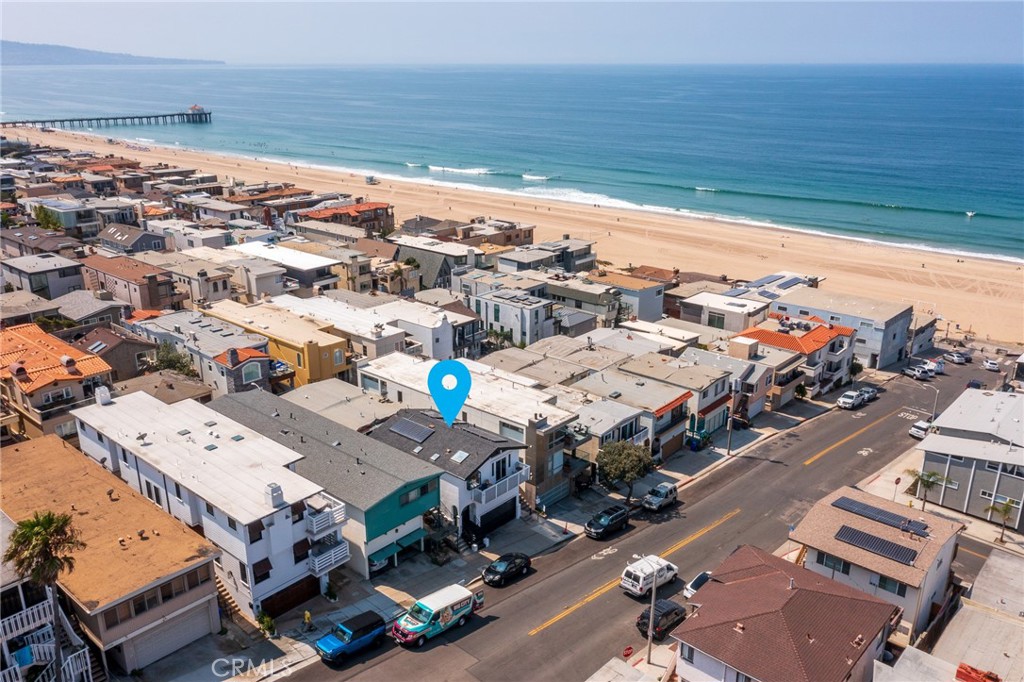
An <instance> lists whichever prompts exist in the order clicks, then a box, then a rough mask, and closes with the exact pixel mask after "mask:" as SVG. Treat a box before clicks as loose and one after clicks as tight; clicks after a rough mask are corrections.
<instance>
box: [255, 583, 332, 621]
mask: <svg viewBox="0 0 1024 682" xmlns="http://www.w3.org/2000/svg"><path fill="white" fill-rule="evenodd" d="M318 594H320V579H319V578H316V577H314V576H307V577H305V578H303V579H302V580H300V581H298V582H296V583H292V584H291V585H289V586H288V587H286V588H284V589H283V590H281V591H280V592H276V593H274V594H272V595H270V596H269V597H266V598H264V599H261V600H260V608H261V609H262V610H263V611H264V612H266V613H268V614H269V615H270V616H272V617H273V618H277V617H278V616H280V615H281V614H282V613H284V612H285V611H290V610H291V609H294V608H295V607H296V606H298V605H299V604H302V603H303V602H307V601H309V600H310V599H312V598H313V597H315V596H317V595H318Z"/></svg>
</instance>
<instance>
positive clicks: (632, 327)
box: [616, 319, 700, 355]
mask: <svg viewBox="0 0 1024 682" xmlns="http://www.w3.org/2000/svg"><path fill="white" fill-rule="evenodd" d="M671 322H679V321H678V320H672V321H671ZM616 328H617V329H627V330H629V331H631V332H639V333H640V334H642V335H643V336H644V337H645V338H653V339H656V340H658V341H660V342H663V343H675V344H676V345H675V346H674V348H676V349H679V350H678V352H675V351H673V352H672V353H671V355H678V354H679V353H681V352H682V351H683V350H685V349H686V348H691V347H694V346H696V345H698V344H699V343H700V333H699V332H696V331H692V330H689V329H685V328H682V327H678V326H676V325H675V324H671V323H670V321H669V320H668V319H664V320H659V321H658V322H645V321H644V320H623V321H621V322H619V323H618V325H616ZM680 346H682V347H680Z"/></svg>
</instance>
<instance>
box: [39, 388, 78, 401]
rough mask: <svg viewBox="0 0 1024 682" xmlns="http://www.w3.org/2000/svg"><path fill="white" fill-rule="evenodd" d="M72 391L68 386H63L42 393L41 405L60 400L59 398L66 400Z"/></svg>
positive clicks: (71, 394)
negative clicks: (56, 389) (57, 389)
mask: <svg viewBox="0 0 1024 682" xmlns="http://www.w3.org/2000/svg"><path fill="white" fill-rule="evenodd" d="M73 395H74V393H72V392H71V387H70V386H65V387H64V388H62V389H60V390H59V391H50V392H49V393H46V394H44V395H43V405H50V404H52V403H56V402H60V401H61V400H67V399H69V398H71V397H72V396H73Z"/></svg>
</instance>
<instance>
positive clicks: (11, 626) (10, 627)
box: [0, 599, 53, 639]
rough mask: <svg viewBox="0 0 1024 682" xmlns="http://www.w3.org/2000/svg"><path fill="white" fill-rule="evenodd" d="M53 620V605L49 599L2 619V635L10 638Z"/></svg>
mask: <svg viewBox="0 0 1024 682" xmlns="http://www.w3.org/2000/svg"><path fill="white" fill-rule="evenodd" d="M52 622H53V605H52V604H51V603H50V600H49V599H47V600H46V601H42V602H39V603H38V604H36V605H35V606H30V607H28V608H27V609H25V610H24V611H19V612H18V613H15V614H13V615H10V616H8V617H6V618H4V619H3V620H2V621H0V635H2V636H3V638H4V639H10V638H11V637H17V636H18V635H21V634H24V633H26V632H29V631H31V630H35V629H36V628H38V627H41V626H43V625H48V624H50V623H52Z"/></svg>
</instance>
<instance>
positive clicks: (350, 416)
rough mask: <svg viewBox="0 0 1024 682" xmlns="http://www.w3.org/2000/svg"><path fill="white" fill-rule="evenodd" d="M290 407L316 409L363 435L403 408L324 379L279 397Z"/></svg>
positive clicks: (343, 382) (340, 382)
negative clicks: (297, 406) (291, 405)
mask: <svg viewBox="0 0 1024 682" xmlns="http://www.w3.org/2000/svg"><path fill="white" fill-rule="evenodd" d="M281 397H282V398H284V399H285V400H287V401H288V402H289V403H291V404H293V405H299V406H302V407H306V408H307V409H311V410H315V411H316V413H317V414H319V415H320V416H321V417H326V418H327V419H330V420H331V421H333V422H335V423H337V424H341V425H342V426H347V427H348V428H350V429H352V430H353V431H359V432H360V433H365V432H366V431H367V430H368V429H369V428H370V427H372V426H375V425H377V424H380V423H382V422H384V421H385V420H387V419H388V417H390V416H391V415H393V414H395V413H396V412H398V411H399V410H401V409H403V408H404V406H403V405H402V404H401V403H397V402H395V401H392V400H388V401H386V402H385V401H382V400H381V399H380V395H378V394H375V393H369V392H366V391H363V389H361V388H359V387H358V386H355V385H353V384H350V383H348V382H347V381H342V380H341V379H324V380H323V381H318V382H316V383H315V384H306V385H305V386H299V387H298V388H296V389H295V390H294V391H288V392H287V393H284V394H282V395H281Z"/></svg>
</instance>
